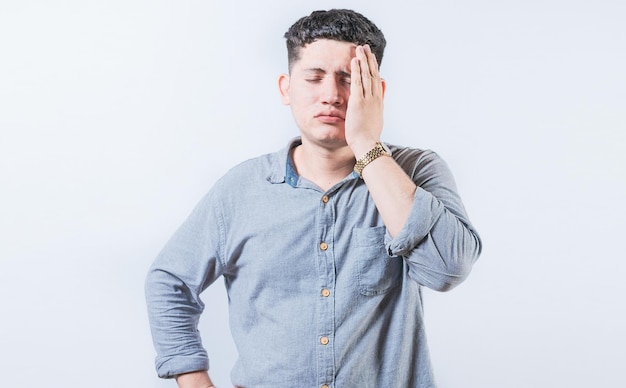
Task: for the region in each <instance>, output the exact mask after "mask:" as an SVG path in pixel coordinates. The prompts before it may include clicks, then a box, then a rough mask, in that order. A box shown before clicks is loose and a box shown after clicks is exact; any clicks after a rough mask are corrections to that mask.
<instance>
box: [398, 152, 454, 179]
mask: <svg viewBox="0 0 626 388" xmlns="http://www.w3.org/2000/svg"><path fill="white" fill-rule="evenodd" d="M388 146H389V149H390V150H391V153H392V155H393V158H394V159H395V161H396V162H397V163H398V164H399V165H400V166H401V167H402V168H403V169H404V171H405V172H406V173H407V174H408V175H409V176H411V177H416V176H419V175H423V174H428V173H433V172H435V171H437V170H440V169H444V170H447V169H448V166H447V164H446V162H445V161H444V160H443V159H442V158H441V156H439V154H437V153H436V152H435V151H433V150H431V149H421V148H413V147H405V146H399V145H393V144H388Z"/></svg>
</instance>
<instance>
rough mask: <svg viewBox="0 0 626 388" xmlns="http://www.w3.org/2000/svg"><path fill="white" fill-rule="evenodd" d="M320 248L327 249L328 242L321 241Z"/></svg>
mask: <svg viewBox="0 0 626 388" xmlns="http://www.w3.org/2000/svg"><path fill="white" fill-rule="evenodd" d="M320 249H321V250H323V251H325V250H327V249H328V244H326V243H325V242H323V243H321V244H320Z"/></svg>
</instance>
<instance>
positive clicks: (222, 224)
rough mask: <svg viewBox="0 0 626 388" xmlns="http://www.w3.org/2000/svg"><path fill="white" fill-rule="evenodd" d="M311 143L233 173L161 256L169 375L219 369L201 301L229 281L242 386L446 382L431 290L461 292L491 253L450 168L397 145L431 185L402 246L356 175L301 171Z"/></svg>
mask: <svg viewBox="0 0 626 388" xmlns="http://www.w3.org/2000/svg"><path fill="white" fill-rule="evenodd" d="M298 142H299V139H294V140H293V141H292V143H290V145H289V146H288V147H286V148H285V149H283V150H281V151H279V152H276V153H273V154H268V155H264V156H261V157H258V158H255V159H251V160H248V161H246V162H244V163H242V164H240V165H238V166H236V167H234V168H233V169H232V170H230V171H229V172H228V173H227V174H226V175H225V176H224V177H222V178H221V179H220V180H219V181H218V182H217V183H216V184H215V186H214V187H213V188H212V189H211V191H210V192H209V193H208V194H207V195H206V196H205V197H204V198H203V199H202V200H201V201H200V203H199V204H198V205H197V206H196V207H195V209H194V210H193V212H192V213H191V215H190V216H189V218H188V219H187V220H186V221H185V222H184V223H183V225H182V226H180V228H179V229H178V231H177V232H176V233H175V234H174V236H173V237H172V238H171V240H170V241H169V242H168V243H167V244H166V246H165V247H164V248H163V250H162V251H161V253H160V254H159V256H158V257H157V258H156V260H155V262H154V264H153V266H152V267H151V269H150V271H149V273H148V276H147V279H146V297H147V304H148V312H149V318H150V324H151V329H152V335H153V339H154V344H155V347H156V350H157V358H156V368H157V372H158V374H159V376H161V377H171V376H174V375H176V374H180V373H184V372H190V371H195V370H203V369H208V368H209V361H208V357H207V352H206V351H205V350H204V348H203V346H202V343H201V339H200V336H199V334H198V331H197V324H198V319H199V317H200V314H201V313H202V311H203V309H204V303H203V301H202V300H201V298H200V295H201V293H202V291H203V290H204V289H205V288H206V287H208V286H209V285H211V284H212V283H213V282H214V281H215V280H217V279H218V278H220V277H223V279H224V282H225V285H226V289H227V293H228V298H229V315H230V317H229V320H230V327H231V332H232V335H233V339H234V341H235V344H236V347H237V350H238V356H239V358H238V360H237V362H236V364H235V365H234V367H233V370H232V373H231V376H232V382H233V384H235V385H236V386H240V387H247V388H264V387H267V388H270V387H271V388H276V387H297V388H308V387H310V388H319V387H324V386H328V387H359V388H366V387H376V388H380V387H389V388H396V387H434V386H435V383H434V379H433V374H432V369H431V364H430V359H429V355H428V348H427V344H426V336H425V332H424V323H423V311H422V300H421V287H422V286H425V287H429V288H432V289H435V290H441V291H445V290H448V289H450V288H452V287H454V286H456V285H457V284H459V283H460V282H461V281H463V280H464V279H465V277H466V276H467V275H468V274H469V272H470V269H471V267H472V264H473V263H474V261H475V260H476V259H477V257H478V255H479V253H480V240H479V237H478V235H477V234H476V232H475V231H474V229H473V227H472V226H471V224H470V222H469V220H468V218H467V215H466V212H465V210H464V207H463V204H462V202H461V199H460V198H459V196H458V194H457V190H456V188H455V183H454V179H453V177H452V175H451V174H450V171H449V169H448V168H447V166H446V164H445V162H444V161H443V160H442V159H441V158H440V157H438V156H437V154H435V153H434V152H432V151H423V150H417V149H409V148H401V147H397V146H390V148H391V150H392V151H393V157H394V158H395V159H396V161H397V162H398V163H399V164H400V165H401V166H402V167H403V168H404V170H405V171H406V173H407V174H408V175H409V176H411V177H412V179H413V180H414V182H415V183H416V184H417V186H418V189H417V191H416V193H415V204H414V206H413V209H412V211H411V214H410V216H409V219H408V221H407V222H406V224H405V226H404V228H403V229H402V230H401V231H400V233H399V234H398V235H397V236H396V237H395V238H393V239H392V238H391V237H390V236H389V234H388V233H387V230H386V228H385V225H384V224H383V220H382V219H381V216H380V214H379V213H378V211H377V210H376V207H375V205H374V202H373V200H372V198H371V196H370V194H369V192H368V189H367V186H366V185H365V183H364V182H363V180H361V179H359V178H358V177H357V176H356V174H351V175H349V176H347V177H346V178H345V179H343V180H342V181H341V182H339V183H337V184H336V185H334V186H333V187H332V188H330V189H329V190H328V191H326V192H324V191H322V190H321V189H320V188H318V187H317V186H316V185H315V184H313V183H312V182H310V181H307V180H306V179H304V178H302V177H299V176H298V175H297V174H296V172H295V169H294V168H293V166H292V164H291V158H290V152H289V151H290V149H291V148H292V147H293V146H295V145H297V144H298ZM224 319H225V318H224ZM211 353H212V355H213V356H219V353H218V351H217V350H215V349H213V350H211Z"/></svg>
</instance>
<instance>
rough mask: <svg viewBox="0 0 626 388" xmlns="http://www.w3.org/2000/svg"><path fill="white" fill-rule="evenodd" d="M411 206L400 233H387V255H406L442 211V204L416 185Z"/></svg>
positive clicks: (426, 232) (426, 233)
mask: <svg viewBox="0 0 626 388" xmlns="http://www.w3.org/2000/svg"><path fill="white" fill-rule="evenodd" d="M413 201H414V202H413V207H412V208H411V212H410V213H409V217H408V218H407V220H406V222H405V223H404V226H403V227H402V229H401V230H400V233H398V235H397V236H396V237H394V238H392V237H391V235H389V233H387V235H386V238H385V245H386V248H387V253H388V254H389V256H407V255H408V254H409V253H410V252H411V251H412V250H413V249H415V247H417V245H418V244H419V243H420V242H421V241H422V240H423V239H424V237H426V236H427V235H428V233H429V232H430V230H431V229H432V227H433V225H434V224H435V222H436V221H437V219H438V218H439V217H440V216H441V214H442V213H443V210H444V209H443V205H442V204H441V202H439V201H438V200H437V199H436V198H435V197H434V196H433V195H432V194H430V193H429V192H428V191H426V190H424V189H422V188H420V187H418V188H417V189H416V190H415V195H414V196H413Z"/></svg>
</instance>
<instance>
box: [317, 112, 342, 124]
mask: <svg viewBox="0 0 626 388" xmlns="http://www.w3.org/2000/svg"><path fill="white" fill-rule="evenodd" d="M315 118H316V119H318V120H320V121H322V122H324V123H329V124H334V123H339V122H342V121H344V118H343V115H342V114H341V113H340V112H321V113H318V114H316V115H315Z"/></svg>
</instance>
